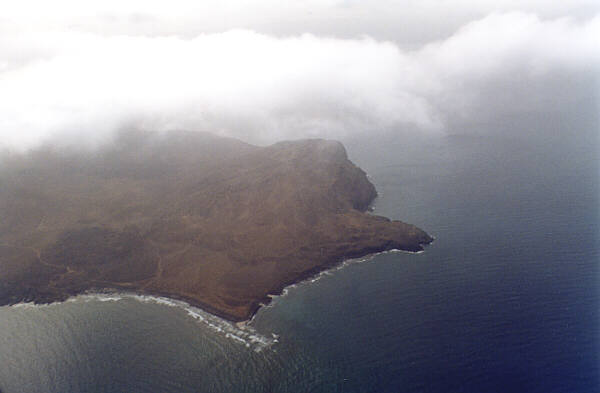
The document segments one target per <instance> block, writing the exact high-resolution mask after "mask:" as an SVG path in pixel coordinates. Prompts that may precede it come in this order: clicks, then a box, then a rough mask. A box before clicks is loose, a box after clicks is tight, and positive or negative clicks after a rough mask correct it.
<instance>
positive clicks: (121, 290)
mask: <svg viewBox="0 0 600 393" xmlns="http://www.w3.org/2000/svg"><path fill="white" fill-rule="evenodd" d="M432 239H434V238H433V237H432ZM432 241H433V240H432ZM429 244H431V242H429V243H426V244H422V245H421V247H420V249H418V250H414V249H413V250H403V249H398V248H390V249H385V250H381V251H374V252H369V253H367V254H364V255H359V256H354V257H350V258H343V259H337V260H336V261H334V262H333V263H331V262H328V263H325V264H323V265H319V266H318V267H316V268H314V269H311V270H309V271H306V272H305V273H304V274H302V275H300V276H298V278H297V279H295V280H291V281H288V282H285V283H282V284H281V285H278V286H277V287H276V289H275V290H273V291H270V292H269V293H268V294H267V295H266V296H265V297H264V298H263V299H261V300H260V301H258V302H256V304H254V305H253V307H252V312H251V313H249V314H248V315H247V316H246V317H245V318H237V317H235V316H232V315H230V314H227V313H224V312H222V311H220V310H218V309H216V308H214V307H212V306H211V305H209V304H206V303H203V302H200V301H198V300H197V299H193V298H190V297H186V296H181V295H178V294H174V293H168V292H161V291H147V290H144V289H135V288H130V287H119V286H118V285H114V286H107V287H103V288H89V289H87V290H84V291H82V292H79V293H72V294H68V295H67V296H66V297H60V298H56V299H46V298H42V299H36V298H33V299H23V300H21V301H18V302H5V301H2V302H1V303H2V304H0V307H2V306H8V307H21V306H24V305H34V306H48V305H53V304H61V303H65V302H69V301H72V299H76V298H78V297H80V296H92V297H94V296H97V295H100V296H102V295H106V296H115V297H129V298H135V299H138V298H143V297H148V298H152V299H155V300H156V303H168V302H183V303H184V304H183V305H181V307H183V308H186V307H188V308H189V307H192V308H197V309H199V310H201V311H203V312H204V313H206V314H208V315H210V316H214V317H217V318H220V319H221V320H223V321H224V322H227V323H230V324H232V325H235V326H236V327H237V328H239V329H242V330H243V329H244V328H246V327H249V324H250V323H251V322H252V320H253V319H254V317H255V316H256V314H257V312H258V311H259V310H260V309H261V308H263V307H268V306H270V305H271V302H272V301H273V299H275V298H277V297H280V296H285V295H286V293H287V291H288V289H289V288H292V287H295V286H298V285H301V284H305V283H307V284H308V283H313V282H315V281H317V280H318V279H319V277H320V276H322V275H329V274H331V272H332V271H337V270H340V269H343V268H344V267H346V266H349V265H351V264H354V263H362V262H366V261H369V260H371V259H373V258H374V257H375V256H377V255H380V254H385V253H395V252H403V253H410V254H421V253H423V252H424V248H423V246H427V245H429ZM117 300H118V299H117ZM138 300H139V299H138ZM163 300H164V301H163ZM192 317H193V316H192ZM196 319H197V318H196Z"/></svg>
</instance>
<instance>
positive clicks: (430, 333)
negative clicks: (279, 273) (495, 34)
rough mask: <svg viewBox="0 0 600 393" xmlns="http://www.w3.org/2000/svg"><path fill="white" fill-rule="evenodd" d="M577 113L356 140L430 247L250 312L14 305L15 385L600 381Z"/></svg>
mask: <svg viewBox="0 0 600 393" xmlns="http://www.w3.org/2000/svg"><path fill="white" fill-rule="evenodd" d="M575 131H577V130H574V131H573V132H560V133H552V132H550V131H544V132H540V133H533V132H531V133H513V134H509V133H497V132H496V133H491V134H487V135H485V134H484V135H480V136H473V135H471V136H459V135H457V136H431V137H420V138H409V137H407V136H402V135H399V134H390V135H389V136H385V137H381V138H377V139H373V140H365V139H361V140H348V141H346V145H347V147H348V150H349V153H350V156H351V158H352V159H353V160H354V161H355V162H356V163H358V164H359V165H360V166H361V167H363V168H364V169H365V170H366V171H367V172H368V173H369V174H370V176H371V179H372V181H373V182H374V183H375V185H376V186H377V188H378V190H379V192H380V194H381V195H380V197H379V199H378V200H377V201H376V203H375V213H376V214H381V215H385V216H388V217H392V218H395V219H402V220H405V221H407V222H411V223H414V224H416V225H418V226H420V227H422V228H424V229H425V230H427V231H428V232H429V233H431V234H432V235H433V236H435V238H436V240H435V242H434V243H433V244H432V245H431V246H430V247H428V248H427V250H426V252H424V253H421V254H407V253H386V254H381V255H378V256H375V257H373V258H371V259H370V260H367V261H363V262H355V263H350V264H347V266H345V267H344V268H342V269H337V270H334V271H331V272H329V273H328V274H323V275H321V276H319V277H318V279H316V280H312V281H314V282H310V281H309V282H305V283H302V284H299V285H297V286H295V287H292V288H290V289H289V290H288V293H287V295H285V296H282V297H279V298H276V299H275V300H274V302H273V304H272V306H269V307H267V308H264V309H262V310H261V311H259V313H258V314H257V316H256V317H255V319H254V320H253V321H252V323H251V324H250V326H251V327H250V328H244V329H242V330H240V329H237V328H235V327H233V326H230V325H228V324H226V323H223V322H219V320H217V319H215V320H205V321H202V320H201V319H202V318H208V316H206V315H202V314H201V313H200V312H199V311H198V310H194V309H190V308H189V307H185V305H177V304H173V303H169V302H168V301H166V300H158V301H156V300H151V299H140V298H137V299H136V298H135V297H133V296H120V297H107V296H104V297H102V296H97V297H94V296H88V297H78V298H75V299H73V300H71V301H68V302H65V303H62V304H56V305H50V306H44V307H34V306H28V305H25V306H18V307H2V308H0V390H1V391H2V392H4V393H12V392H197V391H200V392H477V393H480V392H543V393H551V392H597V391H600V285H599V284H600V281H599V279H600V269H599V265H600V263H599V261H600V252H599V250H600V237H599V234H600V228H599V223H600V220H599V218H600V217H599V209H600V198H599V195H600V193H599V183H600V181H599V179H600V172H599V166H598V162H599V159H598V157H599V152H598V146H599V144H598V138H597V135H596V132H589V133H585V132H575ZM575 135H576V136H577V137H575ZM100 299H102V300H103V301H100Z"/></svg>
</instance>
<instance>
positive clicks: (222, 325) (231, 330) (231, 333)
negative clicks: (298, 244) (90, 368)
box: [12, 292, 279, 352]
mask: <svg viewBox="0 0 600 393" xmlns="http://www.w3.org/2000/svg"><path fill="white" fill-rule="evenodd" d="M125 299H131V300H135V301H139V302H142V303H155V304H159V305H162V306H167V307H176V308H179V309H181V310H184V311H185V312H186V313H187V315H188V316H189V317H190V318H192V319H194V320H196V321H197V322H198V323H200V324H202V325H203V326H205V327H207V328H209V329H210V330H212V331H213V332H215V333H217V334H220V335H222V336H224V337H226V338H228V339H230V340H232V341H234V342H236V343H238V344H240V345H244V346H245V347H247V348H250V349H253V350H254V351H256V352H260V351H262V350H263V349H266V348H269V347H271V346H272V345H273V344H275V343H277V342H278V341H279V340H278V336H277V335H275V334H271V336H272V337H267V336H265V335H262V334H260V333H258V332H257V331H256V330H255V329H254V328H253V327H252V326H249V325H248V324H247V323H237V324H236V323H232V322H229V321H227V320H225V319H223V318H220V317H218V316H216V315H213V314H210V313H208V312H206V311H204V310H202V309H200V308H198V307H194V306H192V305H190V304H189V303H186V302H184V301H182V300H175V299H170V298H167V297H162V296H151V295H141V294H137V293H128V292H114V293H113V292H106V293H103V292H90V293H85V294H81V295H77V296H73V297H70V298H69V299H67V300H66V301H65V302H55V303H50V304H34V303H18V304H15V305H13V306H12V307H15V308H29V307H53V306H56V305H59V304H62V303H66V302H91V301H94V302H118V301H122V300H125Z"/></svg>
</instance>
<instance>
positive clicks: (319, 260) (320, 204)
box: [0, 130, 433, 321]
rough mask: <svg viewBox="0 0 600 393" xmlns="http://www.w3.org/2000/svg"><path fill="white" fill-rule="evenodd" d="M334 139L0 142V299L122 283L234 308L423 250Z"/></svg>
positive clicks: (231, 315)
mask: <svg viewBox="0 0 600 393" xmlns="http://www.w3.org/2000/svg"><path fill="white" fill-rule="evenodd" d="M376 196H377V193H376V190H375V187H374V186H373V184H372V183H371V182H370V181H369V180H368V178H367V176H366V174H365V172H364V171H363V170H361V169H360V168H358V167H357V166H356V165H354V164H353V163H352V162H351V161H350V160H349V159H348V156H347V153H346V150H345V148H344V146H343V145H342V144H341V143H340V142H336V141H331V140H322V139H309V140H297V141H286V142H280V143H276V144H273V145H270V146H264V147H262V146H254V145H250V144H248V143H245V142H242V141H240V140H236V139H232V138H224V137H218V136H215V135H212V134H208V133H201V132H189V131H172V132H167V133H154V132H147V131H132V130H130V131H123V132H120V133H119V134H118V135H117V136H115V137H114V139H113V140H111V141H110V142H106V143H104V144H103V145H102V146H101V147H79V148H76V147H74V146H69V145H66V144H62V145H45V146H43V147H40V148H37V149H35V150H32V151H29V152H26V153H8V152H6V153H2V154H0V305H9V304H15V303H19V302H35V303H50V302H55V301H62V300H65V299H67V298H68V297H70V296H74V295H77V294H81V293H84V292H87V291H104V290H108V289H110V290H119V291H133V292H139V293H145V294H151V295H158V296H167V297H171V298H175V299H180V300H185V301H186V302H189V303H190V304H192V305H194V306H198V307H201V308H203V309H205V310H206V311H208V312H211V313H214V314H216V315H218V316H220V317H223V318H226V319H228V320H231V321H244V320H248V319H249V318H251V316H252V315H253V314H254V313H255V312H256V310H257V309H258V308H259V307H260V306H261V305H263V304H267V303H268V302H269V300H270V298H271V296H272V295H277V294H280V293H281V291H282V290H283V288H285V287H286V286H288V285H290V284H293V283H295V282H298V281H300V280H304V279H306V278H308V277H311V276H313V275H315V274H316V273H318V272H320V271H322V270H324V269H328V268H330V267H332V266H334V265H336V264H338V263H340V262H342V261H344V260H346V259H350V258H357V257H362V256H365V255H369V254H373V253H377V252H381V251H385V250H391V249H399V250H406V251H420V250H423V246H424V245H427V244H429V243H430V242H431V241H432V240H433V239H432V238H431V237H430V236H429V235H428V234H427V233H425V232H424V231H423V230H421V229H419V228H417V227H415V226H413V225H409V224H406V223H403V222H400V221H392V220H390V219H388V218H384V217H380V216H377V215H374V214H371V213H370V212H369V211H368V209H369V206H370V204H371V203H372V201H373V200H374V198H375V197H376Z"/></svg>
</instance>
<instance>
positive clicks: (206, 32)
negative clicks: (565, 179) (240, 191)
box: [0, 1, 600, 150]
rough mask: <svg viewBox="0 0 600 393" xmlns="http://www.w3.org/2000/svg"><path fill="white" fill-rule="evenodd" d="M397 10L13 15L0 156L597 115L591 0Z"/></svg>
mask: <svg viewBox="0 0 600 393" xmlns="http://www.w3.org/2000/svg"><path fill="white" fill-rule="evenodd" d="M404 3H412V2H399V1H369V2H360V3H359V2H353V1H344V2H338V1H309V2H303V3H302V4H301V5H300V4H299V3H292V4H291V5H290V6H288V5H286V6H282V5H280V3H276V2H272V1H250V2H225V3H218V5H217V4H216V3H215V4H209V5H210V7H209V5H207V4H204V3H203V4H202V5H196V4H195V3H193V2H188V1H175V2H170V3H169V6H168V7H167V6H165V5H161V4H159V3H158V2H137V1H131V2H126V3H125V6H121V3H119V4H118V5H119V6H118V7H117V3H116V2H95V3H92V4H91V5H88V4H87V3H86V5H85V7H84V6H83V5H82V4H78V3H77V2H71V1H59V2H54V3H52V5H49V4H48V5H47V4H37V3H36V4H35V5H34V4H33V3H31V2H23V3H19V4H18V5H13V6H10V7H7V8H8V10H6V12H4V11H3V16H2V18H1V21H2V23H1V24H0V25H1V27H0V107H1V108H2V115H1V116H0V145H2V147H3V148H9V149H17V150H23V149H27V148H31V147H35V146H38V145H39V144H40V143H43V142H46V141H57V140H58V141H59V142H60V143H63V144H73V143H77V144H79V143H83V144H84V145H87V146H94V145H95V144H98V143H102V142H103V141H105V140H107V139H110V138H111V137H112V136H113V135H114V132H115V131H117V130H120V129H123V128H137V129H151V130H159V131H161V130H170V129H189V130H199V131H210V132H213V133H217V134H221V135H226V136H234V137H238V138H241V139H243V140H245V141H248V142H252V143H259V144H268V143H272V142H275V141H278V140H283V139H290V138H291V139H297V138H305V137H314V136H318V137H327V138H341V139H344V138H346V137H349V136H355V135H376V134H377V133H381V132H396V131H398V130H408V129H410V130H413V131H414V132H419V133H425V134H441V135H444V134H452V133H456V132H467V133H468V132H490V131H489V130H491V129H493V127H492V126H491V124H497V123H498V121H500V122H503V121H506V120H508V119H514V118H518V117H519V116H521V115H523V114H528V115H530V114H541V117H544V114H547V113H549V114H553V115H556V114H558V115H560V116H561V117H562V118H566V119H571V120H572V121H573V122H577V121H580V120H581V119H588V120H589V119H597V112H598V107H599V106H598V90H599V88H598V83H599V78H598V75H599V74H600V72H599V71H600V40H599V39H598V37H600V14H599V10H600V7H599V6H598V5H597V4H595V2H589V1H576V2H569V4H568V5H567V4H566V3H561V4H554V3H553V2H548V1H546V2H545V1H528V2H514V1H501V2H474V1H458V2H453V3H452V4H451V5H450V3H443V4H441V5H436V6H435V7H433V6H432V5H431V4H428V5H427V4H424V5H423V7H418V6H414V4H413V6H412V7H405V5H406V4H404ZM426 3H431V2H426ZM261 10H263V11H264V12H261ZM250 11H252V12H250ZM418 13H422V15H421V14H420V15H418V16H419V18H418V19H415V16H416V14H418ZM417 20H418V23H417ZM424 21H425V23H424ZM571 120H569V121H571ZM575 128H577V127H575ZM483 130H487V131H483Z"/></svg>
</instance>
